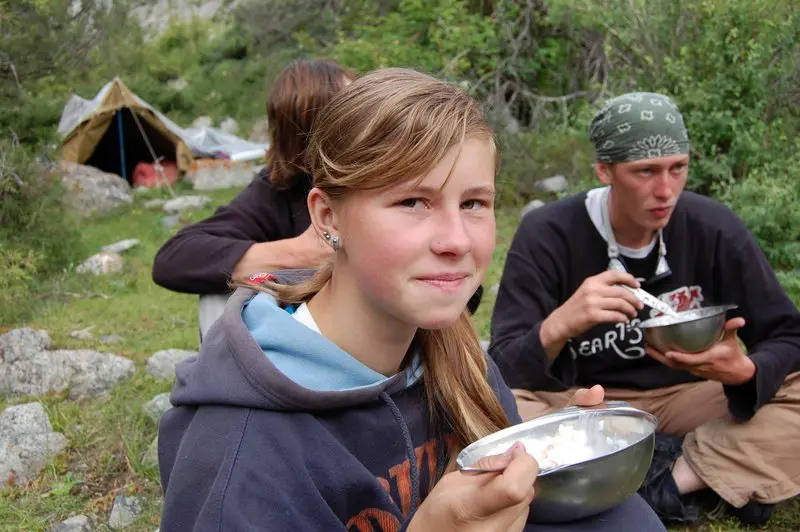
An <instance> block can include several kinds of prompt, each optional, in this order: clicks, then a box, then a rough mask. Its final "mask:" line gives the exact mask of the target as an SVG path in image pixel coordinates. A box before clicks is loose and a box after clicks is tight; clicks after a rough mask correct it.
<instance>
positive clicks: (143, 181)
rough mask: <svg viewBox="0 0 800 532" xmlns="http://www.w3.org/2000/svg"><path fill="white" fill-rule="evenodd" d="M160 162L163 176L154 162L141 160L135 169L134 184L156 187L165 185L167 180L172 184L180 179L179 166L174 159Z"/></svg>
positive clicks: (135, 185) (136, 185)
mask: <svg viewBox="0 0 800 532" xmlns="http://www.w3.org/2000/svg"><path fill="white" fill-rule="evenodd" d="M159 164H160V166H161V172H162V173H163V177H162V176H161V175H160V174H159V172H158V169H157V168H156V165H155V164H154V163H146V162H140V163H139V164H137V165H136V168H134V169H133V186H134V187H146V188H155V187H160V186H162V185H164V181H165V180H166V181H167V182H168V183H169V184H170V185H172V184H174V183H175V182H176V181H177V180H178V167H177V166H176V165H175V163H174V162H172V161H161V163H159Z"/></svg>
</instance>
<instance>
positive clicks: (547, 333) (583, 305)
mask: <svg viewBox="0 0 800 532" xmlns="http://www.w3.org/2000/svg"><path fill="white" fill-rule="evenodd" d="M620 284H624V285H628V286H630V287H632V288H638V287H639V282H638V281H637V280H636V279H635V278H634V277H633V276H632V275H631V274H629V273H625V272H621V271H618V270H609V271H606V272H603V273H601V274H598V275H595V276H593V277H589V278H588V279H586V280H584V281H583V283H582V284H581V286H580V287H579V288H578V290H576V291H575V293H574V294H572V297H570V298H569V299H568V300H567V301H565V302H564V304H563V305H561V306H560V307H558V308H557V309H556V310H554V311H553V312H552V313H551V314H550V315H549V316H548V317H547V318H546V319H545V320H544V321H543V322H542V328H541V330H540V333H539V336H540V338H541V342H542V346H543V347H544V348H545V351H547V354H548V356H549V357H550V358H551V359H552V358H555V356H556V355H558V353H559V352H560V351H561V349H562V348H563V347H564V344H565V343H566V341H567V340H569V339H570V338H574V337H576V336H578V335H580V334H583V333H585V332H586V331H588V330H589V329H591V328H592V327H594V326H595V325H599V324H601V323H627V322H629V321H630V320H632V319H634V318H636V316H638V315H639V311H640V310H641V309H642V308H644V304H643V303H642V302H641V301H639V298H638V297H636V296H635V295H633V294H632V293H631V292H630V291H629V290H627V289H625V288H622V287H621V286H616V285H620Z"/></svg>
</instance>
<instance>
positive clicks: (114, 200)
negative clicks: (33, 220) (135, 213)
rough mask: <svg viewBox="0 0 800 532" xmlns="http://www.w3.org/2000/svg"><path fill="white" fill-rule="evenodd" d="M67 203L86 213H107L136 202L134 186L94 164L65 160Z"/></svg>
mask: <svg viewBox="0 0 800 532" xmlns="http://www.w3.org/2000/svg"><path fill="white" fill-rule="evenodd" d="M61 168H62V171H63V174H62V181H63V183H64V186H65V188H66V193H65V194H64V203H65V204H66V205H67V207H69V208H70V209H72V210H74V211H76V212H78V213H80V214H81V215H82V216H84V217H91V216H95V215H102V214H107V213H110V212H112V211H114V210H115V209H117V208H118V207H120V206H122V205H130V204H132V203H133V196H132V193H131V186H130V185H129V184H128V182H127V181H125V180H124V179H122V178H121V177H120V176H118V175H116V174H109V173H106V172H103V171H101V170H98V169H97V168H94V167H92V166H86V165H81V164H74V163H68V162H62V163H61Z"/></svg>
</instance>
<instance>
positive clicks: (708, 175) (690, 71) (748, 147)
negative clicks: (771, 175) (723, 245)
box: [550, 0, 800, 193]
mask: <svg viewBox="0 0 800 532" xmlns="http://www.w3.org/2000/svg"><path fill="white" fill-rule="evenodd" d="M550 4H551V6H552V8H553V9H552V10H551V11H552V12H551V16H552V17H553V20H554V21H559V22H561V21H563V20H564V19H568V20H570V21H571V22H572V24H573V25H578V26H583V27H585V28H587V29H591V30H593V31H596V32H599V33H600V34H602V35H603V36H604V41H605V47H606V50H607V52H606V61H607V67H606V68H607V70H606V71H607V72H608V78H607V80H606V81H607V85H608V89H607V92H611V93H614V94H618V93H621V92H625V91H628V90H634V89H635V90H650V91H656V92H666V93H668V94H670V95H671V96H673V97H674V98H675V99H676V101H677V102H678V104H679V106H680V107H681V110H682V111H683V113H684V116H685V118H686V122H687V125H688V127H689V131H690V137H691V138H692V144H693V146H692V149H693V156H694V163H693V165H694V167H693V171H692V175H691V181H690V183H689V187H690V188H691V189H694V190H696V191H698V192H701V193H709V192H710V191H711V190H712V189H713V187H714V186H715V185H717V184H719V183H723V182H732V181H734V180H736V179H741V178H742V177H744V176H745V175H747V174H748V172H749V171H750V170H751V169H753V168H757V167H759V166H761V165H763V164H766V163H767V162H769V161H770V160H772V159H776V158H780V157H782V156H783V154H784V153H785V147H784V144H785V139H786V138H787V137H791V135H790V133H791V132H793V131H797V126H798V125H799V124H800V115H798V106H797V101H796V94H795V87H796V86H797V79H798V66H800V40H798V36H800V17H798V16H797V15H796V4H795V3H794V2H793V1H791V0H700V1H697V2H681V1H675V0H647V1H645V0H633V1H631V0H608V1H605V2H594V1H592V0H551V1H550Z"/></svg>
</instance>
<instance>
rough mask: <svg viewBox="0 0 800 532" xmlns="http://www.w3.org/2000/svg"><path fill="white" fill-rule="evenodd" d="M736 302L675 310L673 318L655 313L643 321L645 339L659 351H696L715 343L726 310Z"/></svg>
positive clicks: (721, 329)
mask: <svg viewBox="0 0 800 532" xmlns="http://www.w3.org/2000/svg"><path fill="white" fill-rule="evenodd" d="M736 307H737V306H736V305H719V306H715V307H706V308H699V309H694V310H686V311H684V312H679V313H678V316H677V317H672V316H659V317H657V318H652V319H649V320H646V321H643V322H642V323H640V324H639V328H641V329H642V330H643V331H644V339H645V342H646V343H648V344H650V345H652V346H653V347H655V348H656V349H658V350H659V351H661V352H662V353H665V352H667V351H680V352H682V353H699V352H701V351H705V350H706V349H708V348H710V347H711V346H712V345H714V344H715V343H717V342H718V341H719V340H720V339H721V338H722V335H723V331H724V328H725V321H726V313H727V312H728V311H729V310H732V309H735V308H736Z"/></svg>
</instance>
